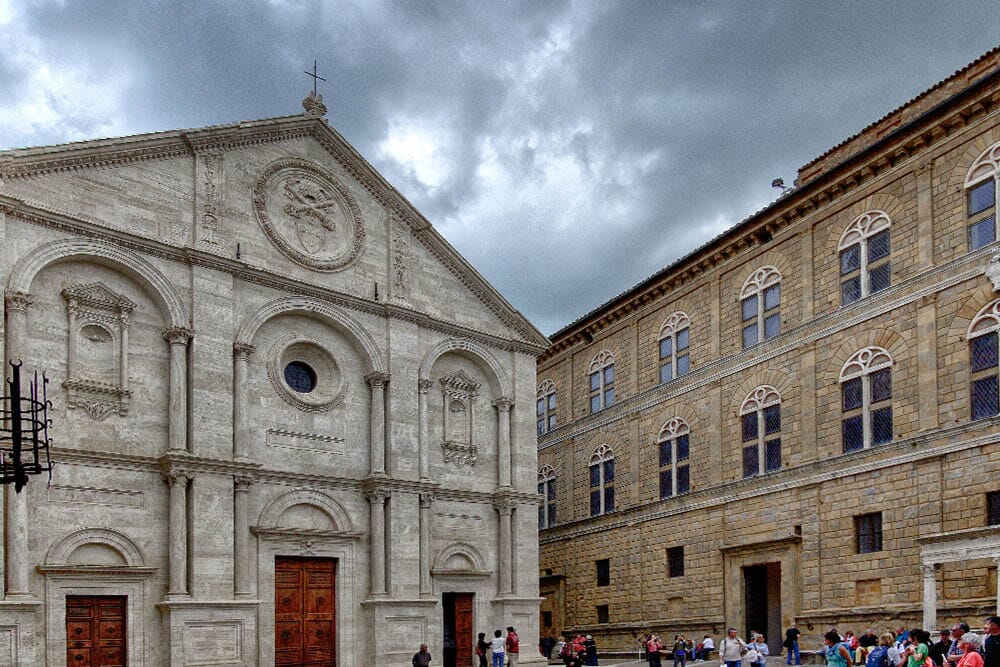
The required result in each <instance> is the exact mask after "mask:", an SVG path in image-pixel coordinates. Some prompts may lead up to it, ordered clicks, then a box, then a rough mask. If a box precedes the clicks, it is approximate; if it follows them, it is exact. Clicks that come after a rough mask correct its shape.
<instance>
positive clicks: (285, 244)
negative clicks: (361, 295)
mask: <svg viewBox="0 0 1000 667" xmlns="http://www.w3.org/2000/svg"><path fill="white" fill-rule="evenodd" d="M253 202H254V211H255V212H256V214H257V221H258V222H260V226H261V227H262V228H263V229H264V232H265V233H266V234H267V236H268V238H270V239H271V242H272V243H274V245H276V246H277V247H278V249H280V250H281V252H283V253H284V254H285V255H287V256H288V257H289V258H291V259H292V260H294V261H296V262H298V263H299V264H302V265H304V266H308V267H309V268H312V269H316V270H318V271H338V270H340V269H343V268H344V267H346V266H348V265H350V264H351V262H353V261H354V260H355V259H356V258H357V257H358V255H359V254H360V253H361V248H362V247H363V245H364V240H365V229H364V225H363V224H362V221H361V209H360V208H359V207H358V204H357V202H355V201H354V198H353V197H352V196H351V194H350V193H349V192H348V191H347V188H345V187H344V186H342V185H341V184H340V183H338V182H337V181H336V180H335V179H334V177H333V176H332V175H331V174H329V173H328V172H326V171H325V170H323V169H322V168H320V167H319V166H318V165H315V164H313V163H312V162H308V161H306V160H300V159H297V158H287V159H284V160H278V161H276V162H272V163H271V164H270V165H269V166H268V167H267V169H265V170H264V173H263V174H261V177H260V179H259V180H258V181H257V185H256V187H255V188H254V193H253Z"/></svg>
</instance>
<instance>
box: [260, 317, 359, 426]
mask: <svg viewBox="0 0 1000 667" xmlns="http://www.w3.org/2000/svg"><path fill="white" fill-rule="evenodd" d="M267 366H268V375H269V376H270V378H271V384H272V385H273V386H274V388H275V389H276V390H277V391H278V394H279V395H280V396H281V397H282V398H283V399H285V400H286V401H287V402H288V403H291V404H292V405H294V406H295V407H297V408H298V409H300V410H309V411H318V410H327V409H329V408H330V407H331V406H332V405H334V404H335V403H338V402H339V401H341V400H342V399H343V396H344V391H345V389H346V386H347V384H346V382H345V380H344V374H343V373H342V372H341V369H340V366H339V365H338V364H337V362H336V360H335V359H334V358H333V355H331V354H330V353H329V352H328V351H327V350H326V348H325V347H323V346H322V345H321V344H320V343H319V341H316V340H312V339H310V338H304V337H302V336H298V335H295V334H291V335H289V336H286V337H284V338H282V339H280V340H278V341H277V342H276V343H275V344H274V346H273V347H272V349H271V354H270V355H269V359H268V364H267Z"/></svg>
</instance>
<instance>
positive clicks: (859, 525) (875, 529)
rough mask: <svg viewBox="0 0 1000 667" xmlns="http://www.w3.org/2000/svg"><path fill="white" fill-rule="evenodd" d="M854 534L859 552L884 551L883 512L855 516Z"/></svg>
mask: <svg viewBox="0 0 1000 667" xmlns="http://www.w3.org/2000/svg"><path fill="white" fill-rule="evenodd" d="M854 535H855V542H856V544H857V552H858V553H859V554H870V553H875V552H877V551H882V513H881V512H874V513H872V514H861V515H858V516H855V517H854Z"/></svg>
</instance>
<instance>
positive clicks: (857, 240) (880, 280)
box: [837, 211, 892, 306]
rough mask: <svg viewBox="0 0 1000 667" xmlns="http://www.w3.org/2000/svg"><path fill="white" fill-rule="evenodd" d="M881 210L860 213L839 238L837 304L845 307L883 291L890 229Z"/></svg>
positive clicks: (888, 277)
mask: <svg viewBox="0 0 1000 667" xmlns="http://www.w3.org/2000/svg"><path fill="white" fill-rule="evenodd" d="M891 224H892V221H890V220H889V216H888V215H886V214H885V213H883V212H882V211H868V212H867V213H862V214H861V215H859V216H858V217H856V218H855V219H854V221H853V222H851V224H850V225H848V227H847V229H845V230H844V233H843V234H842V235H841V236H840V244H839V245H838V246H837V249H838V250H839V251H840V303H841V304H842V305H845V306H846V305H847V304H849V303H854V302H855V301H857V300H858V299H863V298H864V297H866V296H868V295H869V294H874V293H875V292H878V291H879V290H884V289H885V288H886V287H888V286H889V283H890V281H891V268H890V264H889V227H890V225H891Z"/></svg>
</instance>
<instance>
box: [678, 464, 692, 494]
mask: <svg viewBox="0 0 1000 667" xmlns="http://www.w3.org/2000/svg"><path fill="white" fill-rule="evenodd" d="M690 491H691V466H677V495H681V494H682V493H689V492H690Z"/></svg>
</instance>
